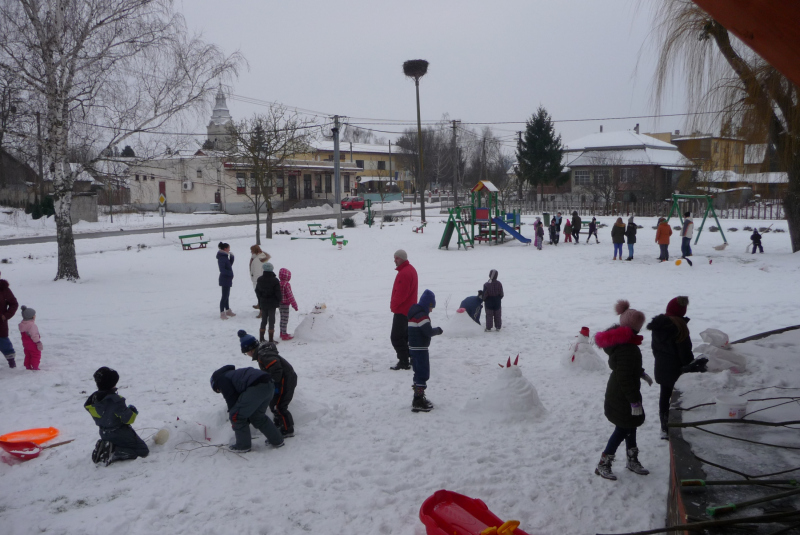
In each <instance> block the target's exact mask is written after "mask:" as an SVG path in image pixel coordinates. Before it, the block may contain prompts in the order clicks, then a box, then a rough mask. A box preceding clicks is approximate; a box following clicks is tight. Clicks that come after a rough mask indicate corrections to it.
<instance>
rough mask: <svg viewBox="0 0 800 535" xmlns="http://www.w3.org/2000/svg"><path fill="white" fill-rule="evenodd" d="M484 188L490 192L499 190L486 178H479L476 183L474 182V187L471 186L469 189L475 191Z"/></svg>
mask: <svg viewBox="0 0 800 535" xmlns="http://www.w3.org/2000/svg"><path fill="white" fill-rule="evenodd" d="M484 190H486V191H490V192H492V193H497V192H499V191H500V190H499V189H497V186H495V185H494V184H492V183H491V182H489V181H488V180H479V181H478V183H477V184H475V187H474V188H472V189H471V190H470V191H472V192H476V191H484Z"/></svg>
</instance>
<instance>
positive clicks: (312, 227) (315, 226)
mask: <svg viewBox="0 0 800 535" xmlns="http://www.w3.org/2000/svg"><path fill="white" fill-rule="evenodd" d="M308 232H309V233H310V234H312V235H314V236H316V235H318V234H319V235H322V236H324V235H325V233H326V232H328V229H326V228H325V227H323V226H322V224H321V223H309V224H308Z"/></svg>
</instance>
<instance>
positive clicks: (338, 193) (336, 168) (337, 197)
mask: <svg viewBox="0 0 800 535" xmlns="http://www.w3.org/2000/svg"><path fill="white" fill-rule="evenodd" d="M333 184H334V189H335V190H336V193H335V194H334V196H333V202H334V203H335V204H336V206H335V208H334V211H335V212H336V228H337V229H341V228H342V198H341V189H342V188H341V185H340V184H341V182H340V176H339V116H338V115H334V116H333Z"/></svg>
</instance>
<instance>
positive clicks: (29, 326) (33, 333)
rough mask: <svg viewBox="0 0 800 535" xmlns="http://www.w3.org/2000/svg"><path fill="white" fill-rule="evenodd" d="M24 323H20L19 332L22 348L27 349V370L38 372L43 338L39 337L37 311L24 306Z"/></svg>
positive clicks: (22, 309) (22, 308)
mask: <svg viewBox="0 0 800 535" xmlns="http://www.w3.org/2000/svg"><path fill="white" fill-rule="evenodd" d="M20 310H21V311H22V321H21V322H19V332H20V334H22V347H23V348H25V369H26V370H38V369H39V361H40V360H41V359H42V349H44V347H43V346H42V337H41V336H39V327H37V326H36V311H35V310H34V309H32V308H28V307H26V306H25V305H23V306H22V307H21V308H20Z"/></svg>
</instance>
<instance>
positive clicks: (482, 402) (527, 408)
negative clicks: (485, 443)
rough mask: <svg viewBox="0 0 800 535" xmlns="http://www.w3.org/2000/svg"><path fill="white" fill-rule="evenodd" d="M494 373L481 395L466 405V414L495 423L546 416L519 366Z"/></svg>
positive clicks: (542, 406) (532, 387)
mask: <svg viewBox="0 0 800 535" xmlns="http://www.w3.org/2000/svg"><path fill="white" fill-rule="evenodd" d="M495 373H496V376H495V379H494V381H492V382H491V383H489V385H488V387H487V388H486V390H485V391H484V393H483V394H481V395H480V396H479V397H478V399H473V400H470V401H469V402H468V403H467V407H466V409H467V410H468V411H473V412H477V413H484V414H487V415H489V416H491V417H492V419H494V420H499V421H522V420H536V419H539V418H542V417H544V415H545V414H547V410H546V409H545V408H544V405H542V402H541V400H539V393H538V392H536V388H535V387H534V386H533V384H532V383H531V382H530V381H528V379H526V378H525V376H524V375H523V374H522V369H521V368H520V367H519V366H511V367H509V368H505V367H504V368H503V369H502V370H498V371H497V372H495Z"/></svg>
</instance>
